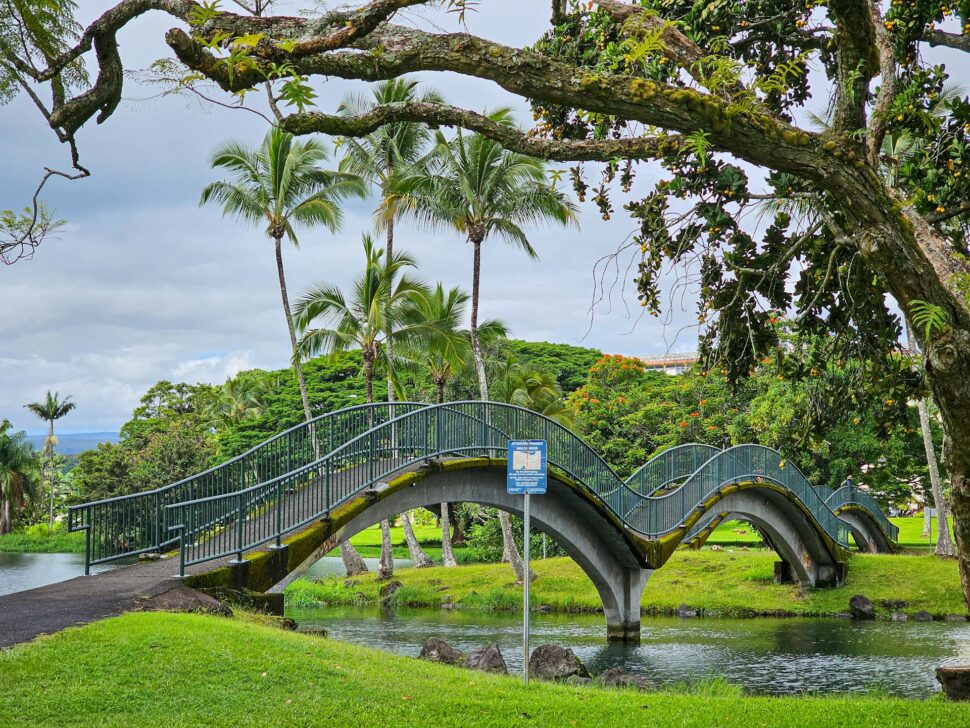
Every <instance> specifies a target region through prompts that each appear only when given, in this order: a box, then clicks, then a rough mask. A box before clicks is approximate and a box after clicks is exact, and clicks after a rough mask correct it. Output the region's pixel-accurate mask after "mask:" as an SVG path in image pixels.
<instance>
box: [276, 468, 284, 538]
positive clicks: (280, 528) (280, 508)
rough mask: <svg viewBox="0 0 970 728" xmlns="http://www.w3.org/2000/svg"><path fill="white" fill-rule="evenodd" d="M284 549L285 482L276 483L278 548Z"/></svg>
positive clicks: (278, 481)
mask: <svg viewBox="0 0 970 728" xmlns="http://www.w3.org/2000/svg"><path fill="white" fill-rule="evenodd" d="M282 547H283V481H282V480H277V481H276V548H282Z"/></svg>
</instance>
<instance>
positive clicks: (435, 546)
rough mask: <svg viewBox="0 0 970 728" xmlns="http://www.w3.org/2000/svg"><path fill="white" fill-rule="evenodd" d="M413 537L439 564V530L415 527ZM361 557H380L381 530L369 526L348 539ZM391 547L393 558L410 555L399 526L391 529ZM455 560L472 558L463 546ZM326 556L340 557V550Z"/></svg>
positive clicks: (457, 550) (408, 556) (466, 561)
mask: <svg viewBox="0 0 970 728" xmlns="http://www.w3.org/2000/svg"><path fill="white" fill-rule="evenodd" d="M414 536H415V538H417V539H418V543H420V544H421V548H422V549H423V550H424V552H425V553H426V554H427V555H428V556H429V557H430V558H431V559H432V560H433V561H435V562H437V563H441V528H440V527H438V526H415V527H414ZM350 542H351V543H352V544H353V545H354V547H355V548H356V549H357V551H358V552H359V553H360V555H361V556H363V557H365V558H375V559H376V558H378V557H379V556H380V555H381V528H380V526H371V527H370V528H368V529H365V530H363V531H361V532H360V533H358V534H357V535H356V536H354V537H353V538H352V539H350ZM391 546H392V547H393V551H394V558H396V559H408V558H410V557H411V553H410V552H409V551H408V545H407V541H406V540H405V539H404V529H403V528H401V527H400V526H393V527H392V528H391ZM453 550H454V552H455V559H456V560H457V561H458V563H459V564H465V563H470V562H471V561H472V560H473V557H472V555H471V553H470V552H469V550H468V549H467V548H466V547H464V546H455V547H454V549H453ZM327 555H328V556H340V549H334V550H333V551H331V552H330V553H329V554H327Z"/></svg>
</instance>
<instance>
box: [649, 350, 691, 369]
mask: <svg viewBox="0 0 970 728" xmlns="http://www.w3.org/2000/svg"><path fill="white" fill-rule="evenodd" d="M637 358H638V359H639V360H640V361H642V362H643V366H644V368H645V369H647V370H648V371H654V372H664V373H666V374H683V373H684V372H685V371H687V370H688V369H690V368H691V367H692V366H694V364H695V362H696V361H697V360H698V359H699V358H700V357H699V355H698V353H697V352H696V351H690V352H685V353H682V354H664V355H662V356H640V357H637Z"/></svg>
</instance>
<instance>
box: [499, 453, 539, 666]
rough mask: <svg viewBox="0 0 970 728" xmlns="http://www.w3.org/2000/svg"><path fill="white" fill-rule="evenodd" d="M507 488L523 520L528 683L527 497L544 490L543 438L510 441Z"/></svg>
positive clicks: (524, 656)
mask: <svg viewBox="0 0 970 728" xmlns="http://www.w3.org/2000/svg"><path fill="white" fill-rule="evenodd" d="M507 475H508V477H507V487H508V492H509V494H510V495H521V496H522V498H523V503H522V520H523V521H524V523H523V526H524V531H525V533H524V538H523V546H524V548H523V549H522V551H523V557H524V558H523V561H524V581H523V590H522V592H523V594H522V681H523V682H525V683H526V684H528V682H529V586H530V584H529V582H530V581H531V579H530V578H529V575H530V574H531V573H532V572H531V569H530V566H529V555H530V553H529V552H530V548H529V546H530V543H529V530H530V524H529V496H530V495H543V494H544V493H545V492H546V441H545V440H509V452H508V465H507Z"/></svg>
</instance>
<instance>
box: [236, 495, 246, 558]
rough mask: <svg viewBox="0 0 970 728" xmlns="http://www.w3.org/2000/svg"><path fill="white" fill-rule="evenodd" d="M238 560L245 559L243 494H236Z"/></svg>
mask: <svg viewBox="0 0 970 728" xmlns="http://www.w3.org/2000/svg"><path fill="white" fill-rule="evenodd" d="M236 501H237V503H236V509H237V512H236V562H237V563H240V564H241V563H242V560H243V519H244V518H245V514H244V513H243V494H242V493H240V494H239V495H238V496H236Z"/></svg>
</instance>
